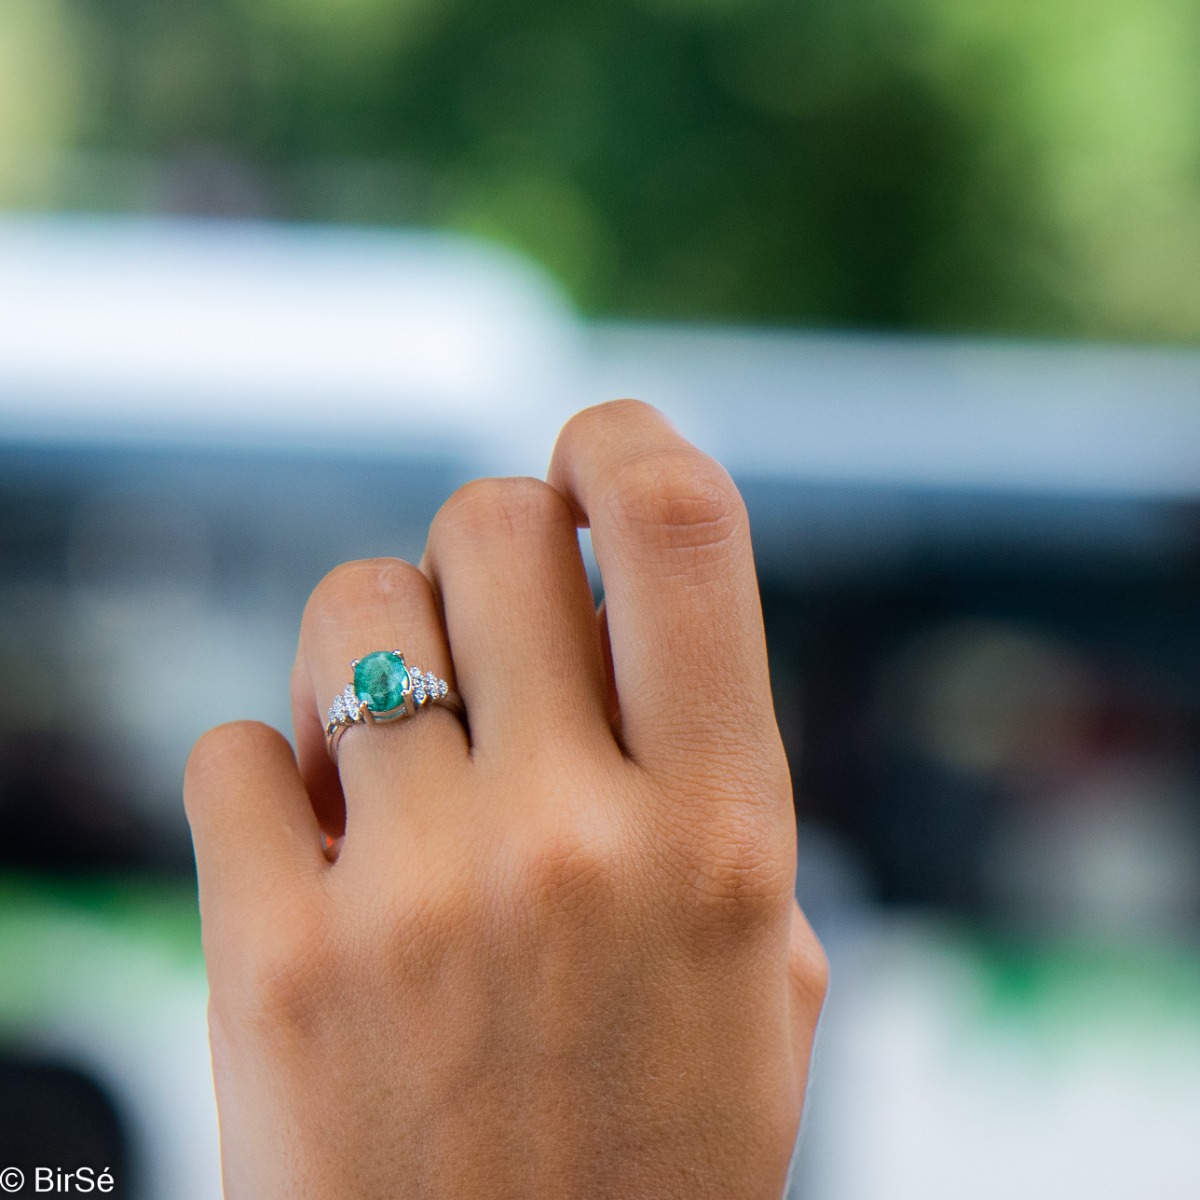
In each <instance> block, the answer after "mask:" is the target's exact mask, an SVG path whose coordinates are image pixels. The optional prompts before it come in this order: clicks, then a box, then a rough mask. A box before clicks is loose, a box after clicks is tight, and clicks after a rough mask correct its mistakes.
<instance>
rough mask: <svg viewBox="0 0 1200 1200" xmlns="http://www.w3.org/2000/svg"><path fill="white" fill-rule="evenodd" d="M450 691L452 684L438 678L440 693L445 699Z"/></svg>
mask: <svg viewBox="0 0 1200 1200" xmlns="http://www.w3.org/2000/svg"><path fill="white" fill-rule="evenodd" d="M449 691H450V685H449V684H448V683H447V682H446V681H445V680H444V679H439V680H438V695H439V696H441V697H442V698H443V699H445V697H446V694H447V693H448V692H449Z"/></svg>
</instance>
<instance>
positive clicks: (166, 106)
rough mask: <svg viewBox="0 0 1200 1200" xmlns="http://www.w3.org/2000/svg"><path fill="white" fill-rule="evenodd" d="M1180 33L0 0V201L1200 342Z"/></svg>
mask: <svg viewBox="0 0 1200 1200" xmlns="http://www.w3.org/2000/svg"><path fill="white" fill-rule="evenodd" d="M1198 52H1200V8H1198V7H1197V6H1196V5H1195V4H1194V3H1192V2H1191V0H1142V3H1139V4H1137V5H1130V4H1127V3H1124V2H1123V0H1093V2H1092V3H1090V4H1088V5H1081V4H1078V3H1076V2H1068V0H976V2H975V3H971V4H964V3H962V2H961V0H837V2H836V3H835V2H834V0H579V2H577V3H575V4H573V5H570V6H566V5H562V4H554V3H549V2H548V0H490V2H488V0H475V2H473V3H467V2H466V0H439V2H435V0H174V3H172V4H170V5H162V4H160V3H157V2H156V0H36V2H35V0H0V66H3V65H4V64H7V63H9V62H11V63H14V64H16V66H17V68H19V69H16V70H15V73H13V72H7V71H6V70H3V69H0V203H3V202H7V203H10V204H14V203H15V204H22V205H27V204H40V205H48V206H52V207H53V206H65V207H90V208H95V207H102V208H104V207H107V208H117V209H151V210H154V209H164V208H165V209H172V210H180V209H182V210H186V211H202V212H213V213H249V214H253V215H261V214H266V215H275V216H282V217H290V218H298V219H315V220H335V221H345V220H352V221H368V222H382V223H405V224H414V223H415V224H430V225H437V226H444V227H450V228H457V229H462V230H467V231H473V232H477V233H480V234H484V235H486V236H489V237H493V238H498V239H500V240H502V241H505V242H507V243H509V244H511V245H514V246H516V247H517V248H519V249H521V250H523V251H525V252H526V253H528V254H530V255H531V256H532V257H533V258H535V259H537V260H539V261H540V262H542V263H543V264H544V265H545V266H547V267H548V268H549V269H550V270H551V271H552V272H553V273H554V274H556V275H557V276H558V277H559V278H560V279H561V280H562V281H563V283H564V284H565V285H566V287H567V288H568V289H569V290H570V292H571V293H572V294H573V295H574V296H575V298H576V299H577V301H578V302H579V303H580V304H581V305H582V306H583V307H584V308H585V310H587V311H588V312H591V313H598V314H613V315H621V316H637V317H655V318H668V319H677V318H678V319H696V318H698V319H708V318H712V319H719V320H744V321H753V322H759V323H764V322H765V323H787V324H795V323H803V324H827V325H830V324H832V325H840V326H846V325H855V326H880V327H889V328H919V329H936V330H960V331H964V330H966V331H994V332H1005V333H1031V334H1053V335H1068V336H1088V337H1108V338H1122V339H1152V340H1184V339H1194V338H1195V337H1196V336H1197V335H1198V334H1200V72H1197V71H1196V69H1195V63H1196V61H1197V58H1198ZM26 78H28V79H29V80H31V81H32V82H30V83H20V82H17V81H19V80H22V79H26ZM13 96H16V97H17V98H18V101H19V102H16V101H13V100H12V97H13ZM18 160H19V161H20V162H21V163H25V164H26V166H27V169H24V170H17V169H16V168H15V167H14V165H13V164H14V162H17V161H18ZM35 160H36V161H38V162H40V163H42V164H43V166H42V168H40V169H39V170H36V171H35V170H33V169H32V168H28V164H29V163H32V162H34V161H35ZM46 163H51V164H53V167H54V169H48V168H47V167H46V166H45V164H46Z"/></svg>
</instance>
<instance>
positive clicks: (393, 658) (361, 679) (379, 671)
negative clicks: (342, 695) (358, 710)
mask: <svg viewBox="0 0 1200 1200" xmlns="http://www.w3.org/2000/svg"><path fill="white" fill-rule="evenodd" d="M408 686H409V676H408V668H407V667H406V666H405V665H404V659H403V658H401V657H400V655H398V654H393V653H392V652H391V651H390V650H376V651H375V652H374V653H373V654H368V655H365V656H364V657H363V658H360V659H359V661H358V666H356V667H355V668H354V694H355V696H356V697H357V699H359V700H361V701H362V702H363V703H364V704H365V705H366V706H367V708H368V709H370V710H371V712H373V713H387V712H392V711H393V710H394V709H397V708H399V707H400V706H401V705H402V704H403V703H404V693H405V692H406V691H407V690H408Z"/></svg>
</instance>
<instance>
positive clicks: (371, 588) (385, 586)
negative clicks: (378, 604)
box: [303, 558, 429, 626]
mask: <svg viewBox="0 0 1200 1200" xmlns="http://www.w3.org/2000/svg"><path fill="white" fill-rule="evenodd" d="M428 590H429V581H428V580H427V579H426V578H425V576H424V575H423V574H422V573H421V571H420V570H419V569H418V568H417V567H414V566H413V565H412V564H411V563H407V562H405V561H404V560H403V559H400V558H360V559H354V560H352V561H350V562H345V563H342V564H341V565H340V566H337V567H334V568H333V570H332V571H330V572H329V573H328V574H327V575H326V576H325V577H324V578H323V579H322V580H321V581H320V583H318V584H317V586H316V587H315V588H313V591H312V594H311V595H310V596H309V598H308V604H307V606H306V607H305V610H304V617H303V622H304V624H306V625H311V624H313V623H316V624H317V625H318V626H320V625H323V624H327V623H329V622H334V623H337V624H344V623H345V619H346V611H347V608H348V607H350V608H358V607H360V606H361V605H362V604H363V603H364V600H374V599H376V598H385V599H388V600H391V599H393V598H394V599H396V600H398V601H399V602H400V604H402V605H406V604H410V603H413V602H415V601H417V600H419V599H420V598H421V596H422V595H423V594H425V593H427V592H428Z"/></svg>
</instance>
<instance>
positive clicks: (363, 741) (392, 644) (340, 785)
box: [292, 558, 468, 839]
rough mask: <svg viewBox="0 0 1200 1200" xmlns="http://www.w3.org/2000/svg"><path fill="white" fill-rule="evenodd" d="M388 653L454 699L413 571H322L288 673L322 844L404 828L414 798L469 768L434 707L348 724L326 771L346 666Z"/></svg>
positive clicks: (460, 736) (446, 716)
mask: <svg viewBox="0 0 1200 1200" xmlns="http://www.w3.org/2000/svg"><path fill="white" fill-rule="evenodd" d="M392 650H400V651H401V652H402V653H403V655H404V662H405V666H406V667H407V668H409V669H410V670H411V671H415V670H416V668H418V667H419V668H420V670H421V671H422V672H432V673H433V674H434V675H435V676H436V677H437V678H438V679H441V680H445V681H446V682H447V684H448V687H449V689H451V690H453V688H454V686H455V682H454V674H453V668H452V663H451V657H450V649H449V645H448V644H447V640H446V634H445V630H444V628H443V627H442V622H441V617H440V616H439V614H438V608H437V603H436V601H435V599H434V595H433V590H432V588H431V587H430V584H429V580H428V579H427V578H426V577H425V575H424V574H422V572H421V571H419V570H418V569H417V568H416V567H414V566H412V565H410V564H409V563H406V562H402V561H401V560H400V559H394V558H379V559H364V560H361V561H358V562H350V563H346V564H344V565H343V566H340V567H338V568H336V569H335V570H333V571H331V572H330V573H329V574H328V575H327V576H326V577H325V578H324V579H323V580H322V581H321V582H320V583H319V584H318V585H317V587H316V589H315V590H314V591H313V594H312V596H311V597H310V598H309V601H308V604H307V605H306V606H305V610H304V616H303V619H302V620H301V623H300V645H299V648H298V651H297V655H296V664H295V668H294V669H293V672H292V710H293V713H292V715H293V721H294V725H295V730H296V742H297V754H298V758H299V762H300V770H301V773H302V775H303V777H304V781H305V785H306V786H307V788H308V791H309V795H310V796H311V798H312V802H313V807H314V809H315V810H316V812H317V816H318V818H319V820H320V822H321V827H322V829H323V830H324V831H325V832H326V833H327V834H328V835H329V836H331V837H338V836H340V835H341V834H342V833H343V832H357V831H358V830H359V829H362V830H365V831H366V836H367V838H368V839H370V838H371V837H373V836H374V835H375V834H376V833H380V832H382V831H383V830H384V829H386V828H391V827H394V826H395V825H397V824H398V823H400V822H402V821H406V820H407V821H410V822H411V820H412V819H413V817H414V816H415V814H416V811H417V810H418V809H419V808H420V807H421V805H420V803H419V802H420V801H421V800H422V798H423V797H426V796H429V795H431V794H433V793H434V792H435V791H440V790H442V789H440V788H439V787H438V785H439V782H443V781H445V779H446V776H447V774H448V773H452V772H454V771H455V770H457V769H465V767H466V764H467V762H468V742H467V736H466V731H465V729H464V728H463V725H462V722H461V721H460V720H459V719H458V718H457V717H456V715H455V714H454V713H453V712H451V711H450V710H449V709H448V708H446V707H443V706H441V705H437V704H426V705H424V706H422V707H421V708H420V709H418V710H417V711H416V712H415V713H414V715H413V716H411V717H404V718H402V719H399V720H395V721H392V722H390V723H387V724H384V723H372V722H370V721H363V722H361V723H355V724H354V725H353V726H351V727H349V728H347V729H346V730H345V731H344V733H343V734H342V736H341V737H340V739H339V741H338V743H337V747H336V755H337V762H336V764H335V763H334V762H333V760H332V759H331V757H330V755H329V753H328V750H327V748H326V737H325V723H326V720H327V713H328V710H329V707H330V705H331V703H332V702H333V700H334V698H335V697H336V696H337V695H338V694H339V693H341V692H342V691H343V690H344V689H345V687H346V685H347V684H350V683H352V682H353V676H354V672H353V670H352V668H351V663H352V662H353V661H355V660H356V659H365V658H366V656H368V655H370V654H372V653H373V652H375V651H392ZM375 662H376V663H378V664H379V665H381V666H382V667H383V668H384V670H385V673H386V674H389V675H390V677H391V678H390V682H392V683H393V684H397V685H398V684H402V683H403V673H402V672H401V671H399V669H398V664H389V663H387V662H385V661H383V660H375ZM389 668H390V670H389ZM427 710H428V711H427ZM410 726H411V728H410ZM445 790H446V791H449V790H450V789H445Z"/></svg>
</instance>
